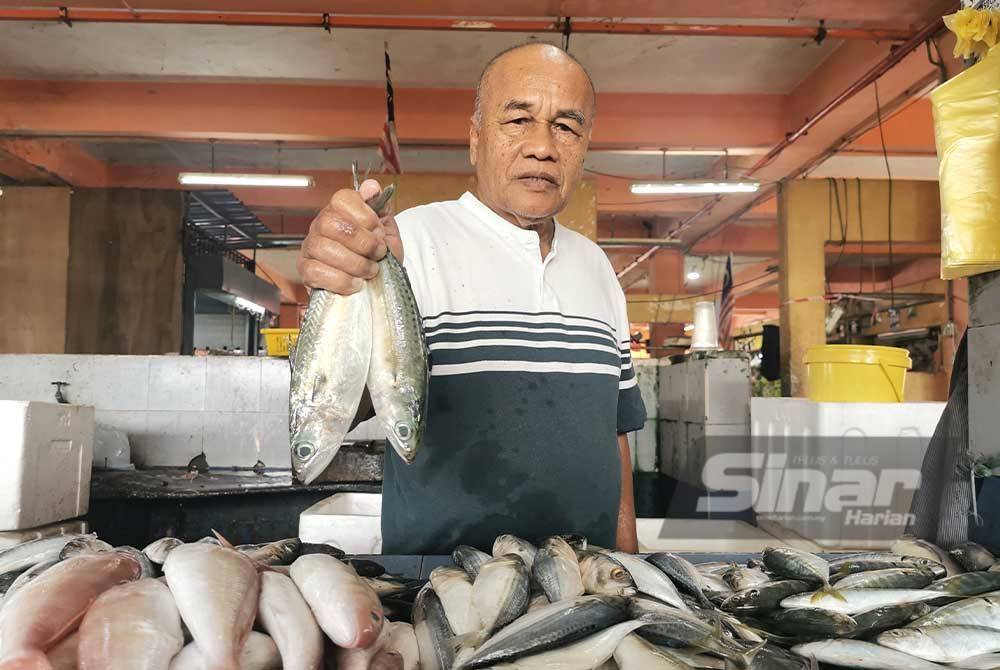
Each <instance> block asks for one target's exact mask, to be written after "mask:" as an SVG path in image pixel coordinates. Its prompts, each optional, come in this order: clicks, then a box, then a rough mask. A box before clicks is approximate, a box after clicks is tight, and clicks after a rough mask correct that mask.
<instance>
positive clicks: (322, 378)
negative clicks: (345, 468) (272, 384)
mask: <svg viewBox="0 0 1000 670" xmlns="http://www.w3.org/2000/svg"><path fill="white" fill-rule="evenodd" d="M392 191H393V189H392V187H391V186H390V187H389V188H386V189H384V190H382V191H381V192H380V193H379V194H378V195H376V196H375V197H374V198H372V199H370V200H369V201H368V204H369V206H370V207H371V208H372V209H373V210H375V212H376V213H379V212H381V210H382V209H383V208H384V207H385V206H386V204H387V203H388V201H389V198H391V197H392ZM371 308H372V306H371V296H370V292H369V291H368V290H367V288H365V289H364V290H361V291H358V292H357V293H354V294H352V295H337V294H335V293H331V292H329V291H325V290H322V289H314V290H313V291H312V293H310V295H309V306H308V307H307V308H306V314H305V318H304V320H303V322H302V328H301V329H300V331H299V338H298V341H297V342H296V345H295V351H294V352H293V353H292V377H291V384H290V386H289V431H290V433H291V449H292V468H293V470H294V471H295V476H296V477H297V478H298V479H299V481H301V482H302V483H304V484H309V483H310V482H312V481H313V480H315V479H316V478H317V477H319V475H320V474H321V473H322V472H323V471H324V470H325V469H326V467H327V466H328V465H329V464H330V462H331V461H332V460H333V458H334V456H336V455H337V452H338V451H339V450H340V445H341V443H342V442H343V440H344V437H345V436H346V435H347V433H348V431H349V430H350V427H351V423H352V422H353V421H354V417H355V415H356V414H357V411H358V404H359V403H360V402H361V396H362V395H363V393H364V390H365V381H366V379H367V378H368V368H369V365H370V363H371V358H372V309H371Z"/></svg>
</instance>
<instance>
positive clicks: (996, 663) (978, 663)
mask: <svg viewBox="0 0 1000 670" xmlns="http://www.w3.org/2000/svg"><path fill="white" fill-rule="evenodd" d="M948 667H949V668H959V669H960V670H996V669H997V668H1000V654H980V655H979V656H970V657H969V658H966V659H963V660H961V661H958V662H956V663H952V664H950V665H949V666H948Z"/></svg>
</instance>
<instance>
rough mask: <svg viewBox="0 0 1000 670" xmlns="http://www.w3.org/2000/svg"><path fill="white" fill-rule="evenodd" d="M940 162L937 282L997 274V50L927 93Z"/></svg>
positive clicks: (999, 107)
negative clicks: (939, 247)
mask: <svg viewBox="0 0 1000 670" xmlns="http://www.w3.org/2000/svg"><path fill="white" fill-rule="evenodd" d="M931 102H932V103H933V108H934V134H935V137H936V141H937V153H938V156H939V157H940V159H941V167H940V171H939V178H940V186H941V276H942V277H943V278H945V279H955V278H957V277H967V276H969V275H974V274H979V273H982V272H989V271H992V270H998V269H1000V46H998V47H995V48H993V49H991V50H990V51H989V52H988V53H987V54H986V56H985V57H984V58H983V60H982V61H980V62H979V63H978V64H977V65H974V66H972V67H971V68H969V69H968V70H966V71H965V72H962V73H961V74H959V75H958V76H956V77H954V78H952V79H951V80H950V81H947V82H945V83H944V84H941V85H940V86H938V87H937V88H936V89H934V91H933V92H932V93H931Z"/></svg>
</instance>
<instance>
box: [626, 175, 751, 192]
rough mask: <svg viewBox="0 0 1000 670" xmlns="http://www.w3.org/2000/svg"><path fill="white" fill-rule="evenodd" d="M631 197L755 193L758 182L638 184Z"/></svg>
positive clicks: (683, 181) (685, 181)
mask: <svg viewBox="0 0 1000 670" xmlns="http://www.w3.org/2000/svg"><path fill="white" fill-rule="evenodd" d="M630 190H631V191H632V193H633V195H668V194H685V193H686V194H699V195H700V194H715V193H756V192H757V191H758V190H760V182H759V181H711V180H705V179H692V180H679V181H659V182H638V183H634V184H632V186H631V188H630Z"/></svg>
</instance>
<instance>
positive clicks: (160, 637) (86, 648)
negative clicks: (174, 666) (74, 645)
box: [77, 579, 184, 670]
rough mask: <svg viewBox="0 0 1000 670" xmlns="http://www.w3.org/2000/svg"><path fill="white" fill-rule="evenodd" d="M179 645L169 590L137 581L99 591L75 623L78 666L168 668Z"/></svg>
mask: <svg viewBox="0 0 1000 670" xmlns="http://www.w3.org/2000/svg"><path fill="white" fill-rule="evenodd" d="M183 647H184V634H183V633H182V632H181V616H180V614H179V613H178V612H177V606H176V605H175V604H174V597H173V596H172V595H171V594H170V589H168V588H167V587H166V585H164V584H163V583H161V582H159V581H158V580H156V579H140V580H139V581H136V582H130V583H128V584H122V585H120V586H115V587H114V588H111V589H109V590H107V591H105V592H104V593H102V594H101V595H100V596H99V597H98V598H97V600H95V601H94V604H93V605H91V606H90V609H88V610H87V614H86V615H85V616H84V617H83V621H81V622H80V642H79V648H78V650H77V651H78V659H79V660H78V664H79V667H80V670H106V669H107V668H130V669H131V670H167V668H168V666H169V665H170V659H172V658H173V657H174V656H176V655H177V653H178V652H180V650H181V649H182V648H183Z"/></svg>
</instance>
